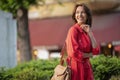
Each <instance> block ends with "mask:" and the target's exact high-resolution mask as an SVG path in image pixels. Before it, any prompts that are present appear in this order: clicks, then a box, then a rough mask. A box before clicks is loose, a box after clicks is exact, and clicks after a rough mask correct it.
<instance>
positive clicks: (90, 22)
mask: <svg viewBox="0 0 120 80" xmlns="http://www.w3.org/2000/svg"><path fill="white" fill-rule="evenodd" d="M79 6H82V7H83V8H84V10H85V13H86V14H87V20H86V24H88V25H90V27H91V26H92V14H91V11H90V9H89V8H88V7H87V6H86V5H85V4H83V3H82V4H76V6H75V8H74V10H73V14H72V19H73V20H74V21H75V23H77V20H76V19H75V14H76V9H77V7H79Z"/></svg>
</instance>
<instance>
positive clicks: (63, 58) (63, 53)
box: [60, 43, 67, 65]
mask: <svg viewBox="0 0 120 80" xmlns="http://www.w3.org/2000/svg"><path fill="white" fill-rule="evenodd" d="M60 55H61V58H60V65H64V62H66V61H65V60H66V56H67V52H66V43H64V45H63V47H62V50H61V53H60Z"/></svg>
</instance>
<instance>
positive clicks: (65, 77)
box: [51, 45, 71, 80]
mask: <svg viewBox="0 0 120 80" xmlns="http://www.w3.org/2000/svg"><path fill="white" fill-rule="evenodd" d="M61 55H62V56H61V59H60V64H59V65H57V66H56V67H55V69H54V74H53V76H52V78H51V80H71V69H70V66H68V65H67V66H64V62H66V61H65V59H64V55H65V45H64V47H63V48H62V51H61Z"/></svg>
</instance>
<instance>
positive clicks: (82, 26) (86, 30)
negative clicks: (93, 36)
mask: <svg viewBox="0 0 120 80" xmlns="http://www.w3.org/2000/svg"><path fill="white" fill-rule="evenodd" d="M81 28H82V29H83V30H84V31H85V32H87V33H89V32H90V31H91V29H90V26H89V25H87V24H82V25H81Z"/></svg>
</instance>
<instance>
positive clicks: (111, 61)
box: [91, 55, 120, 80]
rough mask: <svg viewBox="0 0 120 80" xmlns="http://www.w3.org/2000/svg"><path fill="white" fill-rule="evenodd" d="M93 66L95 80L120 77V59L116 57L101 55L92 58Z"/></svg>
mask: <svg viewBox="0 0 120 80" xmlns="http://www.w3.org/2000/svg"><path fill="white" fill-rule="evenodd" d="M91 64H92V67H93V72H94V77H95V80H109V79H110V78H111V76H113V75H120V59H118V58H116V57H105V56H103V55H100V56H98V57H95V58H92V59H91ZM116 80H117V79H116Z"/></svg>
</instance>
